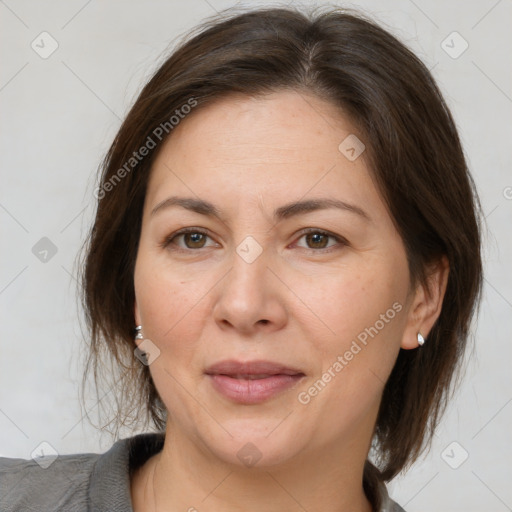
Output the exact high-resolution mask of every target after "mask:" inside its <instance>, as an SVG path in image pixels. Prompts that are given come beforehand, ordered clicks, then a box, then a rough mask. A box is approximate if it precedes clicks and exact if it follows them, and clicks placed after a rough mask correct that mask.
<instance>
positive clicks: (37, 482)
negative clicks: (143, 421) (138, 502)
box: [0, 432, 165, 512]
mask: <svg viewBox="0 0 512 512" xmlns="http://www.w3.org/2000/svg"><path fill="white" fill-rule="evenodd" d="M164 438H165V435H164V433H163V432H160V433H145V434H138V435H136V436H134V437H129V438H125V439H120V440H118V441H117V442H115V443H114V444H113V446H112V447H111V448H110V449H109V450H108V451H107V452H105V453H78V454H70V455H58V456H57V458H55V459H53V460H51V459H50V458H48V457H46V458H39V459H34V460H27V459H14V458H5V457H0V511H1V512H14V511H16V512H32V511H34V512H35V511H37V512H40V511H50V510H51V511H54V510H65V511H66V512H74V511H77V512H78V511H80V512H82V511H84V510H91V511H97V512H117V511H119V512H126V511H128V510H132V507H131V496H130V473H131V472H132V471H133V470H135V469H136V468H137V467H138V466H140V465H141V464H143V463H144V461H145V460H147V459H148V458H149V457H151V456H152V455H154V454H155V453H157V452H158V451H159V450H161V449H162V447H163V442H164Z"/></svg>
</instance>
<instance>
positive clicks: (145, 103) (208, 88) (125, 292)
mask: <svg viewBox="0 0 512 512" xmlns="http://www.w3.org/2000/svg"><path fill="white" fill-rule="evenodd" d="M283 89H292V90H296V91H299V92H307V93H310V94H314V95H316V96H317V97H319V98H321V99H323V100H326V101H327V102H329V103H331V104H332V105H333V108H341V109H342V110H343V111H344V112H346V113H347V114H348V115H349V117H350V119H351V121H352V122H353V123H354V124H355V126H356V127H357V129H358V131H359V133H361V136H362V137H363V139H364V143H365V144H366V151H365V154H364V156H365V158H366V159H367V162H368V164H369V165H368V167H369V169H370V170H371V173H372V177H373V179H374V180H375V182H376V184H377V186H378V188H379V190H380V193H381V194H382V196H383V198H384V200H385V201H386V203H387V206H388V208H389V211H390V213H391V216H392V218H393V220H394V222H395V224H396V227H397V229H398V231H399V233H400V235H401V237H402V239H403V242H404V245H405V248H406V252H407V256H408V261H409V270H410V275H411V281H412V282H413V283H415V282H418V281H419V282H425V280H426V278H427V269H428V267H429V264H430V263H432V262H435V261H437V260H439V258H441V257H442V256H443V255H444V256H446V257H447V259H448V262H449V265H450V272H449V278H448V284H447V289H446V294H445V299H444V302H443V306H442V311H441V313H440V316H439V318H438V320H437V322H436V323H435V325H434V327H433V329H432V330H431V332H430V335H429V336H428V341H427V344H426V345H425V346H424V347H423V348H422V349H420V350H401V351H400V353H399V355H398V358H397V361H396V364H395V366H394V369H393V371H392V373H391V376H390V378H389V380H388V382H387V383H386V386H385V389H384V393H383V397H382V402H381V407H380V411H379V414H378V419H377V424H376V430H375V437H374V442H375V446H376V447H377V448H376V450H377V464H378V466H379V468H380V474H379V475H378V477H379V478H381V479H383V480H389V479H391V478H392V477H393V476H394V475H396V474H397V473H398V472H400V471H401V470H402V469H404V468H405V467H406V466H407V465H408V464H409V463H411V462H412V461H414V460H415V459H416V458H417V457H418V456H419V454H420V453H421V451H422V450H423V448H424V447H425V446H426V445H428V443H429V442H430V440H431V438H432V435H433V431H434V428H435V426H436V424H437V422H438V421H439V418H440V415H441V414H442V412H443V410H444V407H445V405H446V402H447V399H448V397H449V396H450V390H451V389H452V384H453V382H454V380H455V379H454V376H455V375H456V370H457V368H459V366H460V362H461V360H462V356H463V353H464V349H465V345H466V342H467V339H468V335H469V329H470V322H471V319H472V317H473V313H474V312H475V311H476V307H477V304H478V301H479V298H480V293H481V284H482V263H481V255H480V221H479V218H480V217H479V216H480V206H479V202H478V197H477V194H476V191H475V187H474V183H473V181H472V179H471V176H470V174H469V172H468V169H467V165H466V161H465V158H464V154H463V150H462V147H461V143H460V140H459V137H458V134H457V130H456V126H455V123H454V120H453V118H452V116H451V114H450V111H449V109H448V107H447V105H446V103H445V101H444V100H443V97H442V95H441V93H440V91H439V89H438V87H437V86H436V83H435V81H434V79H433V78H432V76H431V74H430V73H429V71H428V69H427V68H426V67H425V65H424V64H423V63H422V62H421V61H420V60H419V58H417V57H416V56H415V55H414V54H413V53H412V52H411V51H410V50H409V49H407V48H406V46H404V44H402V43H401V42H400V41H398V40H397V39H396V38H395V37H394V36H392V35H391V34H390V33H388V32H387V31H386V30H384V29H383V28H381V27H379V26H378V25H377V24H376V23H374V22H373V21H371V20H369V19H366V18H365V17H364V16H363V15H361V14H360V13H358V12H354V11H347V10H345V9H343V10H341V9H332V8H329V9H328V10H327V11H325V12H319V13H317V14H314V15H313V14H311V13H309V14H306V13H303V12H300V11H298V10H296V9H291V8H286V9H285V8H267V9H258V10H252V11H249V12H243V13H241V14H240V13H239V12H238V13H235V14H233V13H232V12H228V13H227V14H226V13H225V12H223V13H221V15H220V16H215V17H214V18H213V19H210V20H208V21H207V22H205V23H204V24H202V25H201V26H199V27H198V29H197V31H196V33H193V34H191V35H190V36H189V38H188V39H187V40H185V41H184V42H182V43H181V44H180V46H179V47H178V48H177V49H176V50H175V51H174V52H173V53H172V55H171V56H170V57H169V58H168V59H167V60H166V61H165V62H164V63H163V65H162V66H161V67H160V68H159V69H158V70H157V72H156V73H155V74H154V76H153V77H152V78H151V80H150V81H149V82H148V83H147V85H146V86H145V87H144V88H143V90H142V92H141V93H140V95H139V96H138V98H137V100H136V102H135V104H134V105H133V107H132V108H131V110H130V112H129V113H128V115H127V116H126V119H125V120H124V122H123V124H122V126H121V128H120V129H119V132H118V133H117V136H116V137H115V140H114V142H113V144H112V146H111V147H110V150H109V151H108V154H107V155H106V157H105V159H104V162H103V165H102V174H101V182H100V189H99V191H100V192H99V193H98V194H97V195H98V198H99V200H98V205H97V213H96V219H95V222H94V225H93V227H92V230H91V233H90V236H89V239H88V240H87V244H86V246H85V261H84V266H83V275H82V282H83V302H84V307H85V311H86V318H87V321H88V326H89V328H90V333H91V345H90V352H89V359H88V361H87V365H86V370H85V373H87V372H88V371H89V369H90V367H91V365H92V368H93V369H94V376H95V380H96V378H97V376H98V372H99V371H100V370H101V369H102V368H105V366H104V364H105V361H110V362H111V363H112V366H111V369H110V370H109V371H112V372H116V371H118V373H117V377H118V382H117V384H119V383H121V384H120V385H119V386H118V388H117V389H118V390H119V393H118V394H117V395H116V397H117V400H118V406H119V411H120V413H119V414H118V416H117V418H115V421H117V423H116V424H117V425H120V424H121V423H124V424H126V421H127V419H128V418H129V417H130V415H131V417H132V419H133V420H138V419H140V414H141V411H142V412H145V413H147V415H146V421H147V420H152V422H153V425H154V426H155V427H157V428H158V429H164V427H165V422H166V418H167V416H166V410H165V407H164V404H163V403H162V401H161V399H160V397H159V395H158V392H157V390H156V388H155V386H154V384H153V381H152V379H151V375H150V372H149V369H148V367H147V366H145V365H142V364H140V362H139V361H138V360H137V359H136V358H135V356H134V348H135V344H134V317H133V306H134V284H133V274H134V264H135V259H136V254H137V247H138V240H139V236H140V229H141V219H142V209H143V204H144V198H145V192H146V185H147V182H148V177H149V174H150V171H151V165H152V162H153V161H154V159H155V157H156V155H157V154H158V150H159V148H161V147H162V145H163V142H164V141H165V138H166V137H167V136H169V134H172V126H171V125H173V121H170V119H171V116H173V115H174V116H175V117H176V116H178V114H180V113H181V114H183V115H184V114H185V113H186V112H187V111H188V110H190V109H188V110H187V109H184V108H182V107H183V106H184V105H187V104H188V105H192V104H193V105H196V106H195V107H194V111H197V110H198V109H200V108H201V106H202V105H207V104H209V103H211V102H212V101H214V100H216V99H218V98H220V97H222V96H225V95H229V94H232V93H242V94H245V95H251V96H257V95H260V94H265V93H269V92H275V91H279V90H283ZM179 117H180V118H182V117H183V116H182V115H179ZM176 119H177V117H176ZM158 130H159V131H158ZM164 132H165V133H164ZM155 133H158V134H159V135H160V136H159V137H157V136H156V135H155ZM162 135H164V136H162ZM149 138H151V140H153V141H154V142H157V141H156V139H159V140H158V147H156V148H155V149H153V150H150V151H149V152H148V153H147V154H146V156H144V157H143V158H142V157H141V158H140V159H139V158H138V157H137V159H136V161H135V160H133V159H134V152H137V151H138V150H139V149H140V148H141V147H143V146H144V145H149V144H148V141H149ZM160 139H161V140H160ZM130 159H132V160H130ZM127 162H130V165H129V166H128V167H127ZM121 169H124V172H122V171H121ZM121 175H122V176H121ZM104 356H105V357H104ZM116 369H117V370H116ZM114 374H115V373H114ZM84 375H85V374H84ZM146 424H147V423H146Z"/></svg>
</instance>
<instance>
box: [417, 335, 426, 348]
mask: <svg viewBox="0 0 512 512" xmlns="http://www.w3.org/2000/svg"><path fill="white" fill-rule="evenodd" d="M418 345H419V346H420V347H423V345H425V338H424V337H423V336H422V335H421V332H419V333H418Z"/></svg>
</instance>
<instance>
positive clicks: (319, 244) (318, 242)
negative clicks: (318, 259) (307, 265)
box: [306, 233, 329, 249]
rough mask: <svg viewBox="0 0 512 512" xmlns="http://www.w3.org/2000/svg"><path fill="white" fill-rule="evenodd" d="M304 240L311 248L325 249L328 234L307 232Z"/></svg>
mask: <svg viewBox="0 0 512 512" xmlns="http://www.w3.org/2000/svg"><path fill="white" fill-rule="evenodd" d="M306 241H307V243H308V246H309V247H311V248H312V249H325V247H326V246H327V244H328V242H329V236H328V235H325V234H323V233H308V234H307V235H306Z"/></svg>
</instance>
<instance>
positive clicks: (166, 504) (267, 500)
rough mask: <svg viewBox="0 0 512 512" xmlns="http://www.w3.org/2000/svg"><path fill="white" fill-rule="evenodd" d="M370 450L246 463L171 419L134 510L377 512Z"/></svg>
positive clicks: (142, 478) (140, 477) (140, 478)
mask: <svg viewBox="0 0 512 512" xmlns="http://www.w3.org/2000/svg"><path fill="white" fill-rule="evenodd" d="M367 451H368V447H367V446H357V444H354V443H352V444H350V449H347V448H346V447H345V448H344V447H341V446H334V447H333V446H325V447H323V448H320V449H319V448H315V450H314V451H313V450H312V451H311V452H310V453H304V452H303V453H301V454H300V455H297V456H296V457H294V458H293V460H288V461H286V462H285V463H283V464H279V465H274V466H266V467H258V465H257V464H256V465H254V466H252V467H245V466H240V465H235V464H231V463H225V462H224V461H219V459H218V458H216V457H213V456H212V454H211V453H209V452H208V450H203V449H201V448H200V447H198V444H197V443H194V442H193V441H191V440H190V439H189V438H188V437H186V436H182V435H180V431H179V429H176V428H173V426H172V425H171V424H170V423H168V425H167V430H166V437H165V442H164V447H163V449H162V451H161V452H160V453H158V454H156V455H155V456H153V457H151V459H149V461H148V462H147V463H146V464H145V465H144V466H143V468H141V471H139V472H138V473H137V474H136V477H135V479H136V481H134V484H136V485H134V486H133V489H134V491H135V490H136V489H135V488H136V487H137V488H138V489H139V492H138V493H137V494H134V493H132V500H133V502H134V511H135V512H156V511H161V510H166V511H169V512H175V511H176V512H177V511H188V512H201V511H203V510H208V511H209V512H221V511H222V512H235V511H236V512H241V511H244V512H256V511H258V512H259V511H261V510H265V511H266V512H278V511H279V512H280V511H282V510H287V511H290V512H304V510H307V511H309V512H315V511H322V512H324V511H330V512H343V511H351V512H371V510H372V507H371V505H370V503H369V501H368V499H367V497H366V496H365V494H364V490H363V485H362V481H363V469H364V461H365V459H366V453H367ZM361 455H362V456H361Z"/></svg>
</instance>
